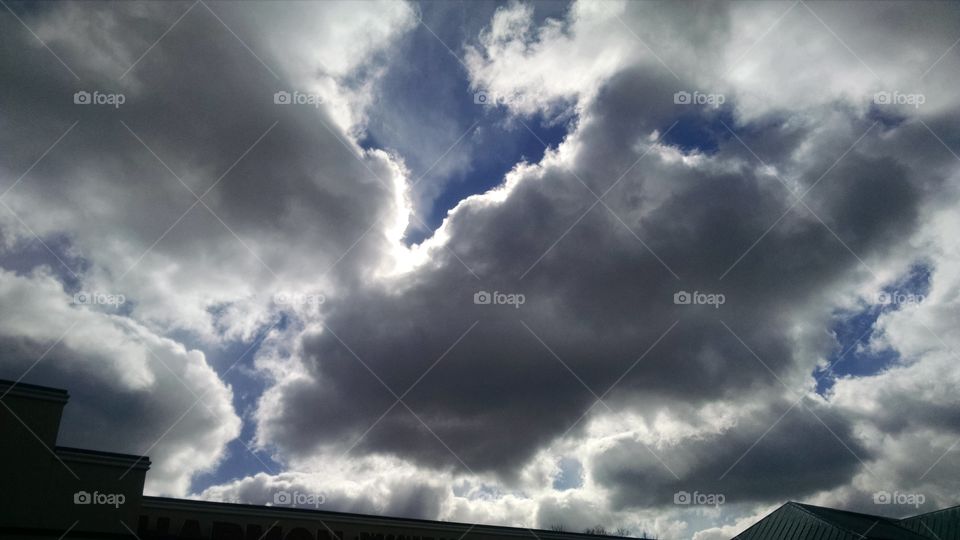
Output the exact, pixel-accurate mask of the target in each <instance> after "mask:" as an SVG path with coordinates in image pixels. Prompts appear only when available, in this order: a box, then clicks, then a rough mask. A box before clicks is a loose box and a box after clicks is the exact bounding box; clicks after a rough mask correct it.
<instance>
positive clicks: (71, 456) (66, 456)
mask: <svg viewBox="0 0 960 540" xmlns="http://www.w3.org/2000/svg"><path fill="white" fill-rule="evenodd" d="M55 450H56V453H57V456H58V457H60V458H61V459H63V460H65V461H75V462H83V463H93V464H97V465H108V466H127V467H131V468H136V469H143V470H147V469H149V468H150V458H149V457H147V456H138V455H135V454H119V453H116V452H103V451H101V450H89V449H87V448H72V447H69V446H57V447H56V448H55Z"/></svg>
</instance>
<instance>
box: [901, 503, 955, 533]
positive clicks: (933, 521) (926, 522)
mask: <svg viewBox="0 0 960 540" xmlns="http://www.w3.org/2000/svg"><path fill="white" fill-rule="evenodd" d="M900 525H901V526H903V527H906V528H908V529H910V530H913V531H916V532H918V533H920V534H922V535H924V536H927V537H929V538H935V539H939V540H960V506H952V507H950V508H944V509H942V510H936V511H933V512H927V513H926V514H920V515H919V516H913V517H908V518H904V519H901V520H900Z"/></svg>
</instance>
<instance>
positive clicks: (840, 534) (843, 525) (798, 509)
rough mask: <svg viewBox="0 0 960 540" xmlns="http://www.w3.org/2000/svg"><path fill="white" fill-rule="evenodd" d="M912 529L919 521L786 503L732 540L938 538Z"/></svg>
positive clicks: (893, 539)
mask: <svg viewBox="0 0 960 540" xmlns="http://www.w3.org/2000/svg"><path fill="white" fill-rule="evenodd" d="M925 515H929V514H925ZM917 517H923V516H917ZM911 519H915V518H911ZM944 521H948V520H944ZM914 527H920V528H923V525H922V524H920V523H919V522H918V523H915V524H912V526H910V527H907V526H905V525H904V524H903V523H902V522H901V521H899V520H896V519H890V518H886V517H881V516H872V515H869V514H860V513H857V512H847V511H845V510H835V509H833V508H824V507H821V506H813V505H810V504H801V503H796V502H788V503H786V504H784V505H783V506H781V507H780V508H778V509H776V510H774V511H773V512H771V513H770V514H769V515H767V516H766V517H765V518H763V519H761V520H760V521H758V522H757V523H756V524H754V525H753V526H752V527H750V528H749V529H747V530H745V531H743V532H742V533H740V534H739V535H737V536H736V537H734V538H735V540H931V539H934V540H937V537H936V536H933V535H931V534H922V533H918V532H917V531H916V529H915V528H914ZM931 528H932V527H931ZM954 530H955V527H954ZM952 538H956V537H952ZM939 540H947V538H945V537H941V538H940V539H939Z"/></svg>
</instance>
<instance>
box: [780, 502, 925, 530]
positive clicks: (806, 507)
mask: <svg viewBox="0 0 960 540" xmlns="http://www.w3.org/2000/svg"><path fill="white" fill-rule="evenodd" d="M787 504H790V505H793V506H795V507H797V508H799V509H800V510H802V511H803V512H805V513H806V514H808V515H810V516H813V517H814V518H815V519H817V520H818V521H820V522H822V523H826V524H827V525H829V526H831V527H834V528H836V529H840V530H841V531H844V532H846V533H848V534H852V535H853V536H855V537H857V538H866V536H865V532H863V531H854V530H852V529H850V528H848V527H846V526H844V525H841V524H839V523H834V522H832V521H829V520H827V519H826V518H824V517H822V516H820V515H818V514H817V513H816V512H813V511H812V510H810V508H823V509H824V510H831V511H833V512H844V513H846V514H853V515H856V516H864V517H867V518H870V519H873V520H875V522H874V525H876V524H877V523H880V522H881V521H885V522H887V523H888V524H890V525H893V526H895V527H898V528H901V529H903V530H904V531H907V532H910V533H913V532H914V531H912V530H910V529H908V528H906V527H903V526H901V525H900V523H899V521H898V520H895V519H891V518H886V517H883V516H876V515H873V514H864V513H862V512H851V511H849V510H840V509H837V508H829V507H826V506H817V505H815V504H806V503H801V502H796V501H789V502H788V503H787Z"/></svg>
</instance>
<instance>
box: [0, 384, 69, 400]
mask: <svg viewBox="0 0 960 540" xmlns="http://www.w3.org/2000/svg"><path fill="white" fill-rule="evenodd" d="M0 395H11V396H20V397H29V398H34V399H45V400H48V401H57V402H60V403H66V402H67V401H68V400H69V399H70V394H69V393H68V392H67V391H66V390H64V389H62V388H53V387H50V386H40V385H38V384H30V383H25V382H19V381H11V380H8V379H0Z"/></svg>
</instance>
